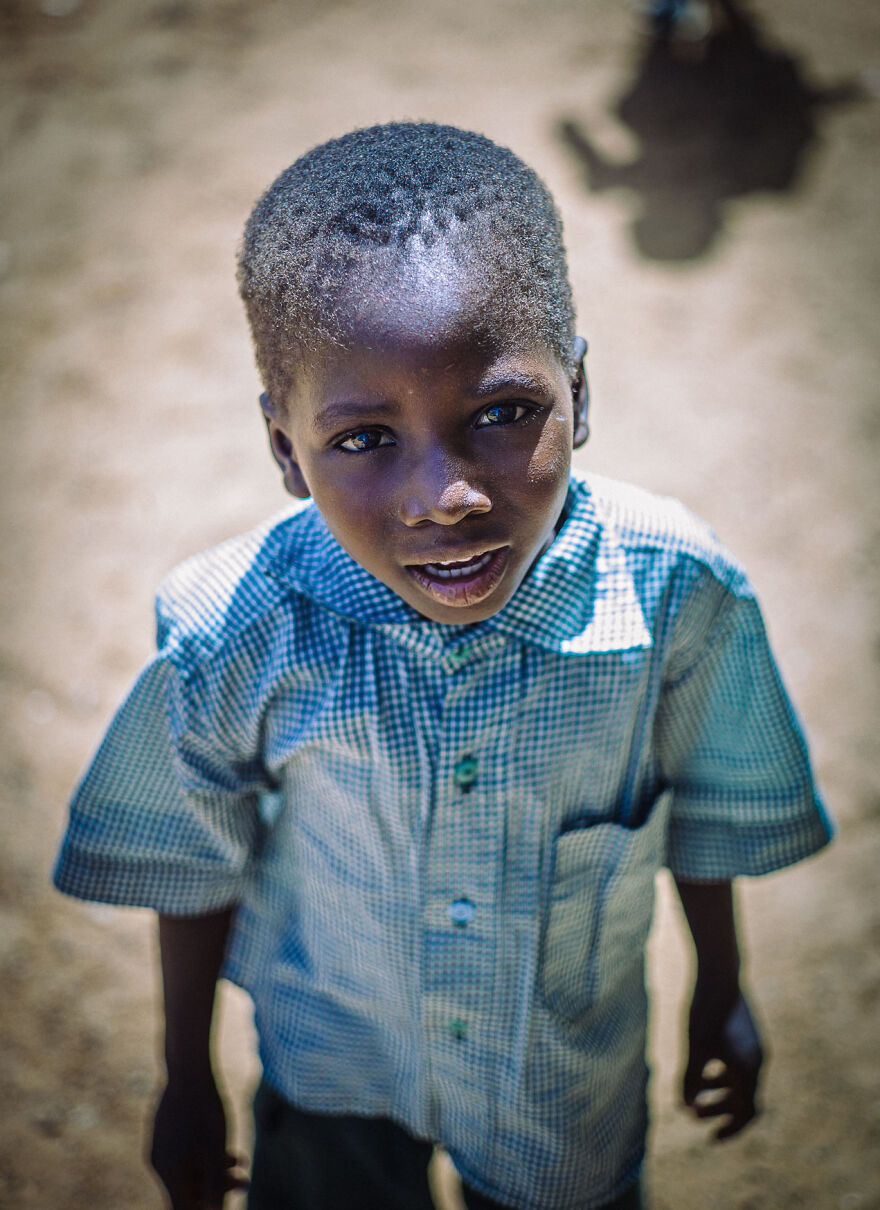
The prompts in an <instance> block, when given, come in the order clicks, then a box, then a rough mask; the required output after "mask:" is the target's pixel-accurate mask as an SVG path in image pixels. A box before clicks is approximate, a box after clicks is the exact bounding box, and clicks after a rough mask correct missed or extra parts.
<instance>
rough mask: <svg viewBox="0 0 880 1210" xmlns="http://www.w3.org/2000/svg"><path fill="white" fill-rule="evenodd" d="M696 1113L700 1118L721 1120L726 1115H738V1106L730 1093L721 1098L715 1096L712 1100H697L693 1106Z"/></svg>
mask: <svg viewBox="0 0 880 1210" xmlns="http://www.w3.org/2000/svg"><path fill="white" fill-rule="evenodd" d="M693 1109H694V1113H695V1114H696V1115H697V1117H698V1118H719V1117H722V1116H724V1115H725V1114H734V1115H735V1114H736V1113H737V1104H736V1102H735V1100H734V1098H733V1097H732V1096H731V1094H730V1093H727V1094H725V1095H721V1096H714V1097H712V1099H711V1100H710V1099H709V1098H704V1099H702V1100H697V1101H696V1102H695V1103H694V1106H693Z"/></svg>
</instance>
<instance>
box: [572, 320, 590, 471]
mask: <svg viewBox="0 0 880 1210" xmlns="http://www.w3.org/2000/svg"><path fill="white" fill-rule="evenodd" d="M586 355H587V342H586V341H585V340H584V338H583V336H576V337H575V341H574V363H575V374H574V379H573V380H572V384H571V398H572V403H573V404H574V443H573V444H574V448H575V449H576V450H577V449H580V447H581V446H582V445H586V443H587V439H588V438H589V436H590V426H589V423H588V417H589V412H590V387H589V384H588V383H587V369H586V366H585V365H584V358H585V357H586Z"/></svg>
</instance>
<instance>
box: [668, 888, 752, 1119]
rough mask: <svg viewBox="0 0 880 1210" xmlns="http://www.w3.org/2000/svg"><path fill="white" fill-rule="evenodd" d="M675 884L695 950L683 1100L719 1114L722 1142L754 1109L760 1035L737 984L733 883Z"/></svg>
mask: <svg viewBox="0 0 880 1210" xmlns="http://www.w3.org/2000/svg"><path fill="white" fill-rule="evenodd" d="M676 887H677V888H678V894H679V898H680V899H681V903H682V907H683V908H684V913H685V916H686V918H687V922H688V926H689V928H690V931H691V936H692V937H693V940H694V947H695V949H696V954H697V977H696V983H695V985H694V995H693V1000H692V1002H691V1009H690V1018H689V1023H688V1042H689V1055H688V1062H687V1067H686V1069H685V1075H684V1100H685V1104H686V1105H689V1106H691V1107H692V1108H693V1110H694V1112H695V1113H696V1115H697V1116H698V1117H700V1118H709V1117H723V1118H724V1119H725V1120H724V1121H722V1122H721V1124H720V1125H719V1127H718V1129H717V1130H716V1131H715V1134H714V1136H713V1137H714V1138H715V1139H726V1138H730V1137H731V1136H732V1135H734V1134H738V1133H739V1131H740V1130H742V1128H743V1127H744V1126H745V1125H746V1124H747V1123H748V1122H750V1121H751V1120H752V1118H753V1117H754V1116H755V1114H756V1113H757V1108H756V1104H755V1096H756V1093H757V1087H758V1076H759V1073H760V1070H761V1063H762V1061H763V1054H762V1050H761V1040H760V1037H759V1035H758V1031H757V1028H756V1026H755V1023H754V1020H753V1019H752V1014H751V1011H750V1009H749V1006H748V1003H747V1002H746V998H745V996H744V995H743V993H742V989H741V987H740V979H739V976H740V954H739V944H738V941H737V935H736V913H735V907H734V897H733V886H732V884H731V883H730V882H686V881H680V880H679V879H676ZM709 1064H711V1065H712V1066H711V1067H709V1068H708V1070H707V1065H709ZM713 1068H714V1070H713Z"/></svg>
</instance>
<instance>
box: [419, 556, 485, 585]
mask: <svg viewBox="0 0 880 1210" xmlns="http://www.w3.org/2000/svg"><path fill="white" fill-rule="evenodd" d="M491 558H492V552H491V551H486V553H485V554H484V555H477V556H475V557H474V558H473V559H468V561H467V562H466V563H462V560H461V559H450V560H448V561H447V562H437V563H426V564H425V568H426V570H427V571H429V572H430V573H431V575H432V576H437V578H438V579H440V580H460V579H462V577H464V576H472V575H473V574H474V572H475V571H482V569H483V568H484V567H485V566H486V565H487V564H488V563H489V560H490V559H491Z"/></svg>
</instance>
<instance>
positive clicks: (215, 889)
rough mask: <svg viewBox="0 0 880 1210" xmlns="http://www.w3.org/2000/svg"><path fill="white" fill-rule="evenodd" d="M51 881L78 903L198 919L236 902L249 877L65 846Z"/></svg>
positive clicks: (201, 867)
mask: <svg viewBox="0 0 880 1210" xmlns="http://www.w3.org/2000/svg"><path fill="white" fill-rule="evenodd" d="M52 882H53V884H54V885H55V887H56V889H57V890H59V891H61V892H62V893H63V894H65V895H70V896H72V897H73V898H75V899H85V900H88V901H90V902H93V903H107V904H113V905H115V906H125V907H140V908H152V909H153V910H154V911H156V912H161V913H162V914H163V915H169V916H199V915H207V914H209V913H211V912H219V911H222V910H223V909H224V908H228V907H232V906H234V905H235V904H236V903H238V902H239V900H240V899H241V895H242V890H243V887H244V883H245V876H244V875H243V874H233V875H231V874H230V873H229V872H228V871H222V870H217V869H205V867H204V866H195V865H193V864H192V863H186V862H177V861H169V860H168V859H167V858H163V859H162V860H161V861H150V860H144V859H139V860H124V859H120V858H118V857H108V856H106V855H103V854H95V853H89V852H86V851H83V850H74V849H73V848H72V846H69V845H66V846H65V847H64V848H63V849H62V851H61V854H60V855H59V858H58V862H57V864H56V866H55V869H54V871H53V874H52Z"/></svg>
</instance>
